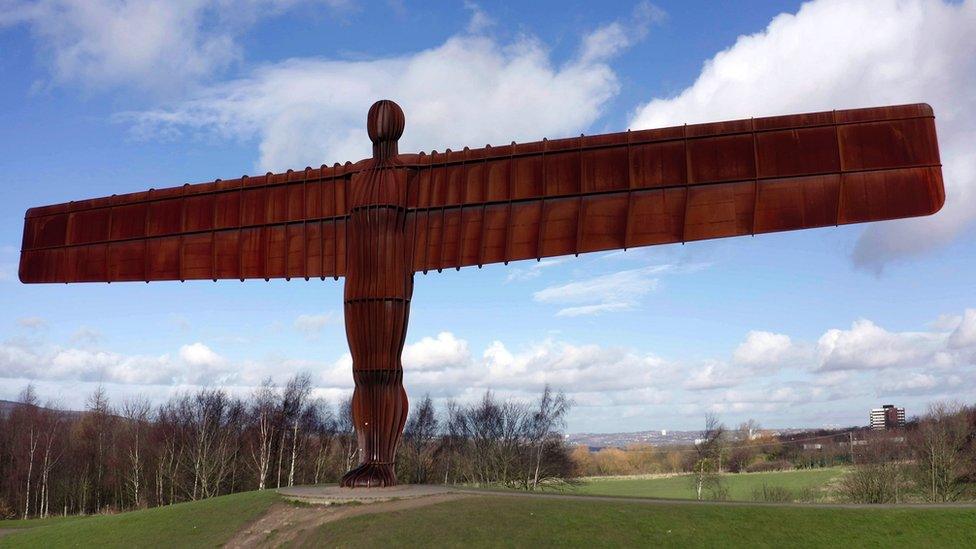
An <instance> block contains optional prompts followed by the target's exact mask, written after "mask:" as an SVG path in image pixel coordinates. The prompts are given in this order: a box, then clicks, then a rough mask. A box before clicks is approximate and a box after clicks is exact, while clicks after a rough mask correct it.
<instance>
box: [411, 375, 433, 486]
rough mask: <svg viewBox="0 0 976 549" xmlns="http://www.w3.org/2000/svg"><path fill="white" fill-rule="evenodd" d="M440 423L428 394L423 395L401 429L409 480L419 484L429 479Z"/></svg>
mask: <svg viewBox="0 0 976 549" xmlns="http://www.w3.org/2000/svg"><path fill="white" fill-rule="evenodd" d="M439 428H440V425H439V422H438V420H437V415H436V413H435V411H434V403H433V401H432V400H431V399H430V395H429V394H427V395H424V398H423V400H421V401H420V404H419V405H418V406H416V407H415V408H414V409H413V412H412V413H411V414H410V418H409V419H407V423H406V426H405V428H404V430H403V440H404V443H405V444H404V446H405V449H406V450H407V452H406V453H407V456H405V457H407V458H408V460H409V462H411V465H413V467H412V468H411V469H412V471H411V476H412V478H411V481H412V482H416V483H419V484H423V483H427V482H429V480H430V475H431V467H432V461H433V458H434V454H435V453H436V452H437V450H438V448H437V446H436V445H435V440H436V439H437V437H438V434H439V430H440V429H439Z"/></svg>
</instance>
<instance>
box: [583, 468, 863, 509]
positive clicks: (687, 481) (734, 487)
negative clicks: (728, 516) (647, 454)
mask: <svg viewBox="0 0 976 549" xmlns="http://www.w3.org/2000/svg"><path fill="white" fill-rule="evenodd" d="M843 474H844V469H843V468H841V467H833V468H827V469H801V470H798V471H777V472H770V473H737V474H726V475H722V481H723V484H724V485H725V487H727V488H728V490H729V499H730V500H733V501H753V492H754V491H755V490H756V489H757V488H758V489H760V490H761V489H762V487H763V484H766V486H767V487H773V486H780V487H783V488H787V489H789V490H790V491H792V492H794V493H796V494H799V493H801V492H802V491H810V492H813V493H815V494H816V493H819V494H820V495H826V494H825V488H826V487H827V485H829V484H830V483H831V482H833V481H835V480H837V479H838V478H840V476H841V475H843ZM569 492H570V493H577V494H587V495H600V496H631V497H645V498H669V499H695V491H694V489H693V487H692V479H691V477H690V476H684V475H683V476H676V477H665V478H634V479H628V478H623V479H592V480H587V481H584V483H583V484H582V485H581V486H578V487H576V488H574V489H572V490H569Z"/></svg>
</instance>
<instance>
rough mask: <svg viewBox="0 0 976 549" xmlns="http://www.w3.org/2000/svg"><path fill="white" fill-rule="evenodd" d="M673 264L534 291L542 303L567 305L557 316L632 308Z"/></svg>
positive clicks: (536, 299)
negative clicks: (658, 276)
mask: <svg viewBox="0 0 976 549" xmlns="http://www.w3.org/2000/svg"><path fill="white" fill-rule="evenodd" d="M673 269H674V267H673V266H672V265H654V266H650V267H642V268H639V269H628V270H625V271H618V272H615V273H610V274H605V275H600V276H595V277H592V278H588V279H585V280H579V281H576V282H570V283H567V284H560V285H556V286H549V287H547V288H544V289H542V290H539V291H537V292H535V293H533V294H532V299H534V300H535V301H537V302H539V303H550V304H556V305H567V306H568V307H564V308H563V309H561V310H560V311H559V312H558V313H556V314H557V316H580V315H585V314H597V313H603V312H614V311H622V310H627V309H631V308H633V307H634V306H636V305H637V303H638V302H639V301H640V299H641V298H642V297H644V296H645V295H647V294H648V293H650V292H652V291H654V290H655V289H656V288H657V286H658V284H659V280H658V279H657V277H656V275H660V274H663V273H666V272H669V271H672V270H673Z"/></svg>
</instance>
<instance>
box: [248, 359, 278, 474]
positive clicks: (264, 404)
mask: <svg viewBox="0 0 976 549" xmlns="http://www.w3.org/2000/svg"><path fill="white" fill-rule="evenodd" d="M277 408H278V388H277V387H276V386H275V384H274V382H273V381H271V378H270V377H269V378H267V379H265V380H264V381H263V382H262V383H261V386H260V387H258V388H257V390H256V391H254V395H253V396H252V401H251V422H252V423H253V424H254V426H255V429H254V430H255V434H254V437H253V439H252V448H251V459H252V461H253V462H254V467H255V469H256V470H257V476H258V490H264V489H265V481H267V479H268V471H269V470H270V469H271V447H272V446H273V443H274V437H275V421H274V420H275V417H276V416H277V414H278V412H277Z"/></svg>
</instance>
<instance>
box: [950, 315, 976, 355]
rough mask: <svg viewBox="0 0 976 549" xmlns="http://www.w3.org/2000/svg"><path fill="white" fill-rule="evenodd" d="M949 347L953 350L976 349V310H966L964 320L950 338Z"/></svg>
mask: <svg viewBox="0 0 976 549" xmlns="http://www.w3.org/2000/svg"><path fill="white" fill-rule="evenodd" d="M949 347H950V348H952V349H963V348H966V347H976V309H966V312H965V314H964V315H963V317H962V319H961V320H960V321H959V323H958V325H957V326H956V328H955V330H953V331H952V334H951V335H950V336H949Z"/></svg>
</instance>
